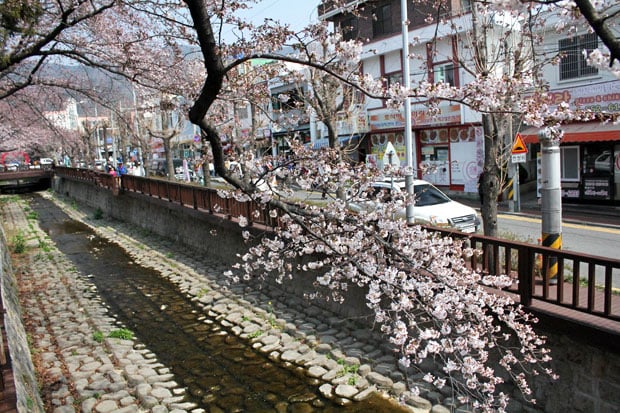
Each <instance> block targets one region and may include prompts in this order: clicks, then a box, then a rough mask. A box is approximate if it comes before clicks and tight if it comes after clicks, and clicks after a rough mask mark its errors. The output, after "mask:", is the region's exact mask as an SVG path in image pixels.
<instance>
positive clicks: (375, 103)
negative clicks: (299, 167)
mask: <svg viewBox="0 0 620 413" xmlns="http://www.w3.org/2000/svg"><path fill="white" fill-rule="evenodd" d="M330 3H331V2H329V1H327V2H324V3H323V4H322V5H320V6H319V18H320V19H323V20H328V21H332V22H333V23H334V26H335V27H336V30H340V31H341V33H342V36H343V38H344V39H345V40H348V39H365V41H364V52H363V54H362V71H363V73H364V74H369V75H372V77H373V78H383V79H385V82H386V86H387V87H389V86H390V85H392V84H395V83H398V84H401V85H402V84H403V83H404V82H403V76H404V74H403V54H402V44H403V43H402V24H401V22H402V18H401V4H400V0H389V1H388V0H383V1H379V2H376V1H374V2H370V1H368V2H367V1H358V2H357V4H358V5H357V7H358V12H359V15H353V14H351V13H348V12H346V11H343V10H341V9H333V8H331V7H330V6H331V5H330ZM360 6H364V7H360ZM449 6H450V7H451V8H452V10H454V11H455V12H459V11H466V7H467V6H468V4H461V3H459V2H458V1H453V2H452V3H451V4H450V5H449ZM408 11H409V13H408V17H409V18H408V20H409V33H408V36H409V38H410V39H416V40H415V42H410V50H409V54H410V55H415V56H424V57H425V58H424V59H423V61H421V60H418V59H415V60H413V59H411V60H410V61H411V66H410V73H409V76H410V79H411V81H412V84H413V83H414V82H415V81H419V80H427V81H430V82H439V81H443V82H446V83H449V84H450V85H453V86H459V85H461V84H464V82H466V81H467V78H468V76H469V74H468V73H467V72H466V71H465V70H463V69H462V68H460V67H459V66H458V64H457V57H456V56H457V50H458V49H459V47H462V46H461V45H459V44H457V40H456V37H455V36H454V35H453V34H454V33H453V32H452V31H451V30H450V29H448V28H445V26H437V25H429V24H428V23H427V22H426V21H425V18H426V16H427V14H428V13H429V12H430V11H431V10H430V6H424V5H422V4H420V3H418V2H415V3H414V2H413V1H409V2H408ZM435 12H436V11H435ZM446 12H448V13H450V12H451V11H449V10H448V11H446ZM364 105H365V110H366V115H367V124H368V130H367V133H366V134H365V135H364V136H363V139H362V141H361V142H360V151H363V152H364V153H365V154H366V159H367V161H369V162H375V163H377V164H379V165H380V164H381V162H382V159H383V158H384V152H385V151H386V148H387V145H388V143H391V144H392V146H393V147H394V148H395V150H396V155H397V157H398V159H399V161H400V163H401V164H402V165H405V162H406V152H405V151H406V148H405V136H404V131H405V117H404V113H403V111H402V110H400V111H399V110H395V109H392V108H389V107H388V106H387V105H386V102H385V101H384V100H380V99H366V101H365V103H364ZM439 109H440V111H439V113H438V114H436V115H435V116H429V114H428V108H427V107H426V105H424V103H423V102H422V103H417V104H416V103H413V104H412V110H411V114H410V116H411V121H412V122H411V124H412V139H413V141H414V144H413V147H414V151H415V153H414V154H413V156H414V164H415V165H418V166H419V165H420V164H422V163H424V164H426V165H427V166H429V167H430V168H428V169H427V170H428V171H429V172H428V173H426V174H423V173H421V172H420V173H418V176H419V177H422V178H424V179H426V180H428V181H430V182H432V183H434V184H436V185H439V186H443V187H446V188H450V189H453V190H460V191H463V190H464V191H467V192H475V191H476V183H477V179H478V175H479V173H480V171H481V168H482V165H483V158H482V156H483V154H484V151H483V149H482V148H483V144H484V143H483V137H482V128H481V126H480V121H481V117H480V114H479V113H476V112H474V111H471V110H469V109H468V108H467V107H466V106H464V105H460V104H458V103H449V102H445V103H441V104H440V105H439ZM418 170H419V168H418Z"/></svg>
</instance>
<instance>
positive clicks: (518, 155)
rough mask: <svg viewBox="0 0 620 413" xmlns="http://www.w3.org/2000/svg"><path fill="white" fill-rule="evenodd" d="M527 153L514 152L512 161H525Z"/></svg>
mask: <svg viewBox="0 0 620 413" xmlns="http://www.w3.org/2000/svg"><path fill="white" fill-rule="evenodd" d="M525 155H526V154H524V153H514V154H512V156H511V157H512V163H521V162H525V161H526V159H525Z"/></svg>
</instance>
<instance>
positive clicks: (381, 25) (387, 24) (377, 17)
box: [372, 4, 392, 37]
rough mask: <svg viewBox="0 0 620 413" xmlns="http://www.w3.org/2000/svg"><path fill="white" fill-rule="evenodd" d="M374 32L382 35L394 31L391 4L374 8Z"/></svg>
mask: <svg viewBox="0 0 620 413" xmlns="http://www.w3.org/2000/svg"><path fill="white" fill-rule="evenodd" d="M372 14H373V21H372V34H373V36H375V37H376V36H381V35H383V34H390V33H392V7H391V5H390V4H384V5H382V6H378V7H377V8H376V9H374V10H373V13H372Z"/></svg>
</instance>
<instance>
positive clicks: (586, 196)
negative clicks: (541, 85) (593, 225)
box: [521, 21, 620, 205]
mask: <svg viewBox="0 0 620 413" xmlns="http://www.w3.org/2000/svg"><path fill="white" fill-rule="evenodd" d="M550 23H553V21H551V22H550ZM552 27H553V25H552V24H549V25H547V32H546V33H545V47H544V48H545V49H546V50H554V51H557V52H560V53H561V56H562V57H561V59H560V62H559V64H558V65H546V66H545V68H544V77H545V79H546V80H547V81H548V82H549V92H548V94H549V98H550V102H551V104H552V109H553V106H554V104H557V103H558V102H567V103H569V104H570V107H571V109H576V108H582V109H590V110H593V111H595V112H607V113H620V80H618V79H617V78H616V77H614V76H613V75H612V74H611V73H609V72H607V71H603V70H598V69H597V68H595V67H592V66H589V65H588V64H587V61H586V59H585V57H584V55H583V50H588V51H591V50H593V49H596V48H598V47H599V46H601V44H600V43H599V42H600V40H599V39H598V37H597V36H596V34H594V33H590V32H589V31H588V30H587V29H586V27H583V28H582V29H581V31H580V32H578V33H577V34H576V35H574V36H573V37H566V36H562V35H559V34H557V33H556V32H555V31H554V30H552ZM562 130H563V132H564V136H563V138H562V140H561V143H560V163H561V183H562V200H563V201H564V202H576V203H578V202H584V203H607V204H616V205H620V124H616V125H614V124H613V123H611V122H610V123H602V122H600V121H593V122H578V123H570V124H565V125H563V127H562ZM538 133H539V129H538V128H526V129H524V130H523V131H522V132H521V135H522V137H523V138H524V141H525V143H527V144H530V146H531V148H530V152H532V153H533V155H534V157H536V156H537V154H538V156H539V153H540V144H539V140H538ZM539 187H540V182H539Z"/></svg>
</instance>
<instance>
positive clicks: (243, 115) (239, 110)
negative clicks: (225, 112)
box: [235, 105, 250, 119]
mask: <svg viewBox="0 0 620 413" xmlns="http://www.w3.org/2000/svg"><path fill="white" fill-rule="evenodd" d="M235 116H237V119H248V118H249V117H250V116H249V114H248V106H247V105H239V106H237V105H235Z"/></svg>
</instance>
